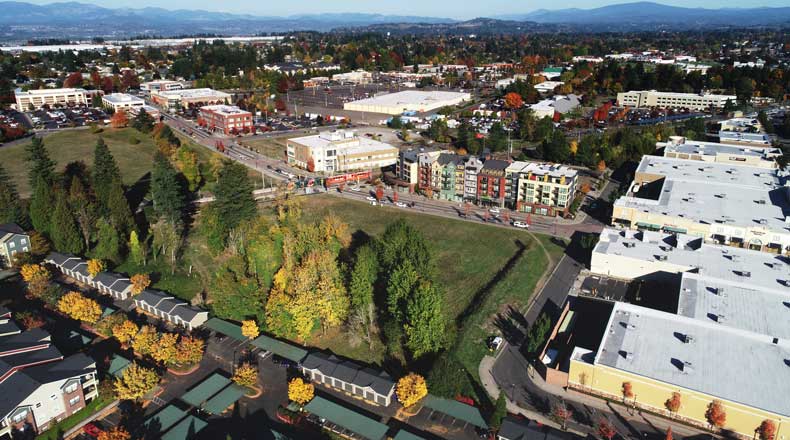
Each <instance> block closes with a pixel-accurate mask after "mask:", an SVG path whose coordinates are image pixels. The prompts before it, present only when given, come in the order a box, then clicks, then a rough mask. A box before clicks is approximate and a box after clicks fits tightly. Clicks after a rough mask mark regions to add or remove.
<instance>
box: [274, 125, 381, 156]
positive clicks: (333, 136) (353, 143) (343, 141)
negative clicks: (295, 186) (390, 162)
mask: <svg viewBox="0 0 790 440" xmlns="http://www.w3.org/2000/svg"><path fill="white" fill-rule="evenodd" d="M288 142H294V143H297V144H300V145H304V146H306V147H308V148H310V149H326V148H336V149H339V150H342V152H343V154H361V153H367V152H372V151H380V150H385V149H386V150H391V149H393V148H395V147H393V146H392V145H390V144H387V143H384V142H379V141H377V140H374V139H370V138H367V137H360V136H357V134H356V133H355V132H353V131H348V130H334V131H325V132H322V133H319V134H316V135H312V136H302V137H297V138H291V139H288Z"/></svg>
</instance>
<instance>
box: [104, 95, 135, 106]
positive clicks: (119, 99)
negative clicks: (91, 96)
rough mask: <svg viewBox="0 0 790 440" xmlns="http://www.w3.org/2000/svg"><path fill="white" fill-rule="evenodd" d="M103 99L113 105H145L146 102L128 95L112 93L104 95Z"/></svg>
mask: <svg viewBox="0 0 790 440" xmlns="http://www.w3.org/2000/svg"><path fill="white" fill-rule="evenodd" d="M102 99H104V100H106V101H108V102H111V103H113V104H128V103H138V104H143V103H145V100H143V99H142V98H138V97H137V96H133V95H130V94H128V93H110V94H109V95H104V96H103V97H102Z"/></svg>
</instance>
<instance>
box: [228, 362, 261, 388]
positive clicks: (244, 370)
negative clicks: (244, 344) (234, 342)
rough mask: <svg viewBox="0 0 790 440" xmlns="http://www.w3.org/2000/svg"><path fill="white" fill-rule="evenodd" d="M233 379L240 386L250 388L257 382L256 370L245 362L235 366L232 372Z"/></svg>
mask: <svg viewBox="0 0 790 440" xmlns="http://www.w3.org/2000/svg"><path fill="white" fill-rule="evenodd" d="M233 381H234V382H236V384H238V385H240V386H243V387H247V388H252V387H254V386H255V384H256V383H258V370H257V369H256V368H255V367H253V366H252V365H250V364H249V363H247V362H245V363H243V364H241V365H240V366H239V367H238V368H236V373H234V374H233Z"/></svg>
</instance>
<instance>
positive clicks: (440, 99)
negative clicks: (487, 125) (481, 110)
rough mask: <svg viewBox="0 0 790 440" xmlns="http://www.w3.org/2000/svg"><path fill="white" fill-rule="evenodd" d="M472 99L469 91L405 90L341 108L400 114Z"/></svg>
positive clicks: (348, 104) (427, 109)
mask: <svg viewBox="0 0 790 440" xmlns="http://www.w3.org/2000/svg"><path fill="white" fill-rule="evenodd" d="M470 99H472V95H470V94H469V93H461V92H433V91H418V90H406V91H403V92H397V93H386V94H382V95H378V96H374V97H372V98H366V99H360V100H358V101H352V102H347V103H345V104H344V105H343V109H345V110H349V111H357V112H369V113H383V114H387V115H400V114H402V113H404V112H410V111H413V112H419V113H424V112H430V111H432V110H437V109H440V108H442V107H447V106H453V105H458V104H461V103H463V102H465V101H469V100H470Z"/></svg>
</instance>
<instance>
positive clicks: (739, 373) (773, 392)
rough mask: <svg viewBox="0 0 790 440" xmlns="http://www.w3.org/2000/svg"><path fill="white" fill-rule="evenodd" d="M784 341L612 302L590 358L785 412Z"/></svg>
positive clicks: (789, 352) (789, 384) (788, 405)
mask: <svg viewBox="0 0 790 440" xmlns="http://www.w3.org/2000/svg"><path fill="white" fill-rule="evenodd" d="M788 342H789V341H788V340H787V339H778V340H775V339H774V338H772V337H770V336H765V335H760V334H757V333H753V332H748V331H744V330H741V329H736V328H734V327H729V326H723V325H720V324H717V323H713V322H707V321H704V320H699V319H695V318H689V317H685V316H678V315H675V314H672V313H666V312H661V311H657V310H652V309H648V308H645V307H639V306H634V305H631V304H626V303H619V302H618V303H615V306H614V310H613V311H612V314H611V316H610V318H609V322H608V324H607V331H606V332H605V333H604V338H603V340H602V341H601V345H600V347H599V350H598V353H597V354H596V356H595V361H594V362H595V364H599V365H604V366H607V367H611V368H615V369H618V370H622V371H626V372H629V373H632V374H636V375H639V376H644V377H648V378H651V379H655V380H659V381H662V382H665V383H669V384H672V385H675V386H678V387H682V388H686V389H689V390H694V391H697V392H700V393H704V394H708V395H711V396H715V397H718V398H721V399H724V400H729V401H732V402H737V403H741V404H743V405H747V406H751V407H755V408H760V409H763V410H765V411H769V412H772V413H775V414H780V415H783V416H788V415H790V399H788V398H787V396H790V381H788V380H787V375H788V368H790V364H789V362H790V361H788V359H790V344H789V343H788Z"/></svg>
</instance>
